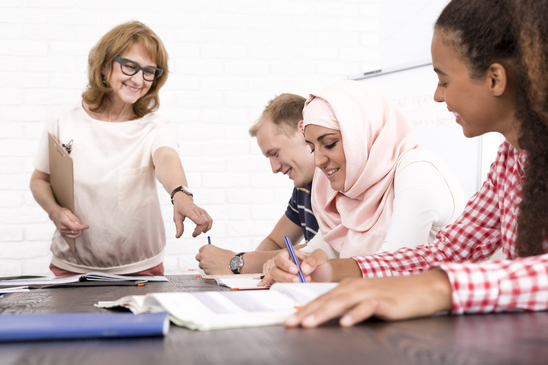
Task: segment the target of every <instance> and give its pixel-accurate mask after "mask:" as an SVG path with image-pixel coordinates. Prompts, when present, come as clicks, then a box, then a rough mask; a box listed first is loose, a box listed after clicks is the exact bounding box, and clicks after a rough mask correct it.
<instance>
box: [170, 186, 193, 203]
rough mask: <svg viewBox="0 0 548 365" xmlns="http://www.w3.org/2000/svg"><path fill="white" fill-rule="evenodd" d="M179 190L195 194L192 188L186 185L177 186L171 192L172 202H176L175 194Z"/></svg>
mask: <svg viewBox="0 0 548 365" xmlns="http://www.w3.org/2000/svg"><path fill="white" fill-rule="evenodd" d="M179 191H182V192H183V193H185V194H186V195H190V196H194V194H192V190H190V189H189V188H187V187H186V186H182V185H181V186H178V187H176V188H175V189H173V191H172V192H171V204H174V203H173V196H174V195H175V194H176V193H177V192H179Z"/></svg>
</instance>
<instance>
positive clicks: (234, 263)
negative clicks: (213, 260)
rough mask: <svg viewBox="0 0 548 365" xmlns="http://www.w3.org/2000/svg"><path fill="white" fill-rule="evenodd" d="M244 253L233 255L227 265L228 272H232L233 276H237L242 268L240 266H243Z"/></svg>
mask: <svg viewBox="0 0 548 365" xmlns="http://www.w3.org/2000/svg"><path fill="white" fill-rule="evenodd" d="M244 253H245V252H240V253H239V254H236V255H234V257H233V258H231V259H230V264H229V266H230V270H232V272H233V273H234V274H239V273H240V269H241V268H242V266H244V259H243V257H242V256H243V255H244Z"/></svg>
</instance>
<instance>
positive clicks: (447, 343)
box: [0, 276, 548, 365]
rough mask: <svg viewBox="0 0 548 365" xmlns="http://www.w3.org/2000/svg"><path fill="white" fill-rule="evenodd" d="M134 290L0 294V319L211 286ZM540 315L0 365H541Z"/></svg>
mask: <svg viewBox="0 0 548 365" xmlns="http://www.w3.org/2000/svg"><path fill="white" fill-rule="evenodd" d="M169 278H170V282H168V283H148V284H147V285H146V286H144V287H115V286H107V287H87V288H63V289H59V288H56V289H53V288H52V289H38V290H33V291H31V292H28V293H15V294H10V295H7V296H5V297H3V298H0V313H4V314H20V313H60V312H96V313H105V312H108V310H106V309H101V308H96V307H94V306H93V304H94V303H97V302H98V301H104V300H109V301H110V300H116V299H119V298H121V297H123V296H125V295H139V294H145V293H148V292H169V291H204V290H220V288H219V287H218V286H217V285H215V284H211V283H208V282H206V281H204V280H202V279H197V278H194V277H189V276H171V277H169ZM546 363H548V312H538V313H516V314H492V315H467V316H440V317H432V318H423V319H415V320H409V321H400V322H392V323H386V322H380V321H375V320H372V321H367V322H364V323H362V324H360V325H358V326H356V327H353V328H341V327H339V326H338V325H337V324H336V323H329V324H327V325H324V326H322V327H320V328H317V329H285V328H284V327H282V326H274V327H261V328H247V329H236V330H219V331H209V332H197V331H191V330H188V329H185V328H180V327H176V326H174V325H171V328H170V331H169V334H168V336H167V337H164V338H161V337H159V338H136V339H101V340H99V339H96V340H73V341H70V340H67V341H36V342H13V343H0V365H4V364H54V365H63V364H70V365H77V364H99V365H108V364H120V365H139V364H146V365H164V364H204V365H205V364H223V365H229V364H276V365H278V364H284V365H285V364H331V365H333V364H335V365H343V364H420V365H424V364H546Z"/></svg>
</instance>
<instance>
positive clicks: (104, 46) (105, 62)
mask: <svg viewBox="0 0 548 365" xmlns="http://www.w3.org/2000/svg"><path fill="white" fill-rule="evenodd" d="M134 43H138V44H140V45H142V46H143V47H144V48H145V49H146V52H147V55H148V57H149V58H150V59H151V60H153V61H154V62H155V63H156V67H158V68H161V69H162V70H164V72H163V73H162V75H161V76H160V77H159V78H157V79H156V80H154V81H153V82H152V85H151V87H150V89H149V90H148V92H147V93H146V95H145V96H143V97H142V98H140V99H139V100H137V102H135V104H133V112H134V116H133V118H132V119H138V118H142V117H143V116H145V115H146V114H148V113H151V112H153V111H156V110H158V108H159V107H160V98H159V96H158V92H159V91H160V88H161V87H162V86H163V85H164V84H165V83H166V81H167V75H168V73H169V69H168V65H167V60H168V55H167V51H166V49H165V47H164V44H163V43H162V41H161V40H160V38H159V37H158V36H157V35H156V33H154V32H153V31H152V30H151V29H150V28H149V27H147V26H146V25H144V24H143V23H141V22H138V21H133V22H128V23H124V24H120V25H118V26H117V27H115V28H113V29H112V30H110V31H109V32H108V33H107V34H105V35H104V36H103V37H102V38H101V39H100V40H99V42H98V43H97V44H96V45H95V47H93V48H92V49H91V51H90V52H89V57H88V78H89V84H88V86H87V89H86V90H85V91H84V93H83V94H82V98H83V99H84V102H85V103H86V104H87V105H89V108H90V110H91V111H92V112H94V113H101V112H103V111H105V108H106V101H107V99H108V94H109V93H110V92H111V91H112V89H111V88H110V85H109V83H108V80H109V79H110V75H111V73H112V63H113V62H114V61H113V59H114V57H116V56H119V55H121V54H123V53H124V52H125V51H127V50H128V49H129V48H131V46H132V45H133V44H134ZM103 69H104V71H105V74H104V75H103V73H102V70H103ZM103 80H105V84H103Z"/></svg>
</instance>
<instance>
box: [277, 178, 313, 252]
mask: <svg viewBox="0 0 548 365" xmlns="http://www.w3.org/2000/svg"><path fill="white" fill-rule="evenodd" d="M311 191H312V183H310V184H308V185H306V186H303V187H301V188H294V189H293V194H292V196H291V199H289V203H288V204H287V210H286V211H285V215H286V216H287V218H289V220H291V222H293V223H295V224H296V225H298V226H299V227H301V228H302V230H303V233H304V239H305V241H306V242H308V241H310V240H311V239H312V238H314V236H315V235H316V233H318V229H319V228H318V222H317V221H316V217H315V216H314V213H313V212H312V201H311V197H310V192H311Z"/></svg>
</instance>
